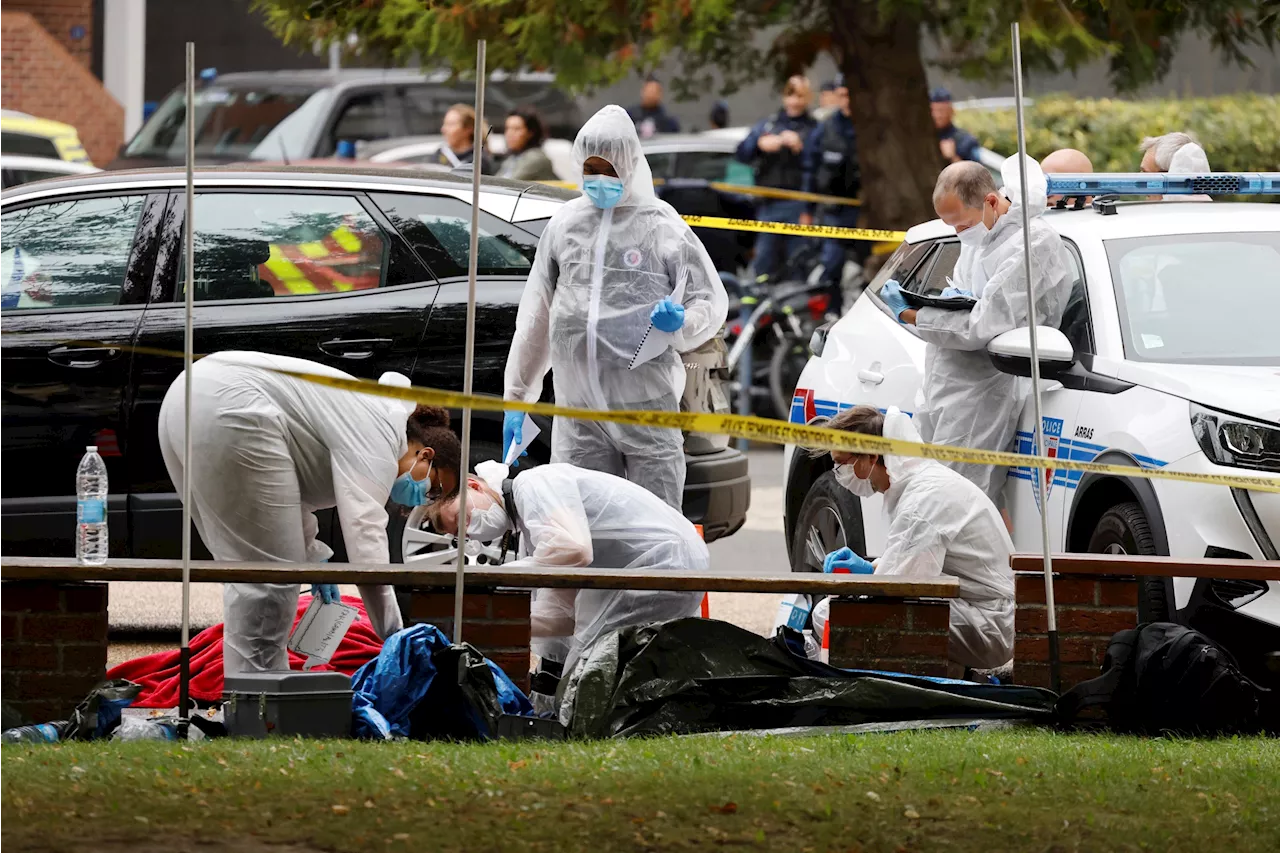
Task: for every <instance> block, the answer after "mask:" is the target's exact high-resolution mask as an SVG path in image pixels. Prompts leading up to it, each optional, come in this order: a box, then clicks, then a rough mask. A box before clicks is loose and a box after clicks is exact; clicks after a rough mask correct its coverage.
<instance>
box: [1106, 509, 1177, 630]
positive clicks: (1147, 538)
mask: <svg viewBox="0 0 1280 853" xmlns="http://www.w3.org/2000/svg"><path fill="white" fill-rule="evenodd" d="M1089 553H1091V554H1133V555H1148V556H1150V555H1154V554H1155V553H1156V541H1155V537H1154V536H1152V534H1151V525H1150V523H1148V521H1147V515H1146V513H1144V512H1143V511H1142V507H1141V506H1140V505H1139V504H1137V503H1136V502H1132V501H1131V502H1128V503H1122V504H1116V505H1115V506H1113V507H1112V508H1111V509H1109V510H1107V511H1106V512H1104V513H1103V514H1102V517H1101V518H1099V519H1098V523H1097V524H1096V525H1095V526H1094V528H1093V535H1092V536H1091V537H1090V538H1089ZM1138 613H1139V617H1140V618H1141V619H1142V621H1144V622H1168V621H1169V619H1170V614H1171V611H1170V608H1169V583H1168V582H1167V579H1166V578H1152V577H1144V578H1140V579H1139V583H1138Z"/></svg>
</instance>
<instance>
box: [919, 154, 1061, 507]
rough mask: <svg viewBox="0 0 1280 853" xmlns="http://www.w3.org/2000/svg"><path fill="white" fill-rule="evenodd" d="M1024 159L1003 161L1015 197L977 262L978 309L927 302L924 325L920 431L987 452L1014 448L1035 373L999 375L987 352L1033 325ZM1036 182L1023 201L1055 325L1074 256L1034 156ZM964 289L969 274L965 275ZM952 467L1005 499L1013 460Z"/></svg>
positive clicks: (1040, 310)
mask: <svg viewBox="0 0 1280 853" xmlns="http://www.w3.org/2000/svg"><path fill="white" fill-rule="evenodd" d="M1017 164H1018V161H1017V159H1016V157H1010V158H1009V159H1008V160H1006V161H1005V164H1004V167H1003V169H1002V177H1003V178H1004V188H1005V193H1006V194H1007V195H1008V197H1009V199H1010V200H1011V201H1012V205H1011V206H1010V208H1009V210H1008V212H1006V213H1005V214H1004V215H1003V216H1001V217H1000V219H999V220H997V222H996V224H995V227H994V228H992V229H991V231H990V232H989V233H988V234H987V235H986V237H985V238H984V239H983V241H982V246H981V248H980V249H979V255H978V258H977V260H976V263H977V264H978V265H979V266H980V273H979V272H978V271H975V273H974V275H978V274H981V275H982V276H984V277H985V279H986V283H985V286H983V287H982V292H981V295H980V296H979V297H978V302H977V304H976V305H974V306H973V309H972V310H971V311H952V310H947V309H943V308H921V309H920V310H919V311H917V312H916V323H915V325H916V330H917V332H918V334H919V336H920V337H921V338H922V339H923V340H924V341H926V342H927V343H928V344H929V346H928V347H927V348H926V351H925V366H924V383H923V389H922V390H923V392H924V406H923V408H922V410H921V413H920V434H921V436H923V438H924V440H925V441H928V442H932V443H934V444H947V445H953V446H957V447H973V448H979V449H982V450H1011V449H1012V445H1013V440H1014V437H1015V435H1016V433H1017V428H1018V418H1019V416H1020V415H1021V413H1022V406H1023V403H1024V402H1025V401H1026V399H1027V396H1028V395H1029V394H1030V393H1031V380H1030V379H1026V378H1024V377H1020V376H1012V375H1010V374H1007V373H1001V372H1000V371H999V370H997V369H996V368H995V366H994V365H992V363H991V359H990V358H989V357H988V355H987V344H988V343H989V342H990V341H991V340H992V338H995V337H996V336H997V335H1000V334H1002V333H1004V332H1007V331H1010V330H1011V329H1017V328H1022V327H1024V326H1026V325H1027V318H1028V311H1027V275H1026V266H1025V262H1024V260H1023V258H1024V255H1023V240H1022V212H1021V209H1020V206H1021V205H1022V204H1023V203H1024V199H1023V197H1022V193H1021V192H1020V191H1019V186H1020V182H1019V176H1018V167H1017ZM1027 178H1028V183H1029V184H1030V186H1031V192H1030V193H1029V194H1028V196H1027V198H1026V200H1025V203H1027V204H1029V205H1030V211H1031V271H1032V277H1033V279H1034V281H1035V293H1036V321H1037V323H1038V324H1039V325H1041V326H1052V327H1054V328H1056V327H1057V326H1058V325H1059V324H1060V323H1061V322H1062V312H1063V309H1064V308H1065V307H1066V304H1067V300H1068V299H1069V297H1070V296H1071V283H1072V279H1073V273H1072V265H1071V259H1070V257H1069V256H1068V255H1067V250H1066V248H1065V247H1064V246H1063V245H1062V238H1061V237H1059V236H1058V232H1057V231H1055V230H1053V228H1052V227H1050V226H1049V225H1048V224H1046V223H1045V222H1044V220H1042V219H1040V218H1039V217H1040V215H1041V214H1042V213H1044V210H1045V203H1046V202H1045V199H1046V189H1047V183H1046V181H1045V177H1044V173H1043V172H1041V171H1040V166H1039V164H1037V163H1036V162H1035V160H1032V159H1031V158H1027ZM957 285H958V286H960V287H966V286H967V285H966V284H965V283H964V282H957ZM946 464H947V466H948V467H950V468H952V469H953V470H955V471H958V472H960V473H961V474H963V475H964V476H965V477H966V478H967V479H968V480H970V481H971V482H973V483H975V484H976V485H977V486H978V487H979V488H980V489H982V491H983V492H985V493H986V495H987V497H989V498H991V500H992V501H993V502H995V504H996V505H997V506H1003V504H1004V497H1003V491H1004V483H1005V478H1006V476H1007V474H1008V471H1007V469H1006V468H996V467H993V466H990V465H975V464H970V463H961V462H949V463H946Z"/></svg>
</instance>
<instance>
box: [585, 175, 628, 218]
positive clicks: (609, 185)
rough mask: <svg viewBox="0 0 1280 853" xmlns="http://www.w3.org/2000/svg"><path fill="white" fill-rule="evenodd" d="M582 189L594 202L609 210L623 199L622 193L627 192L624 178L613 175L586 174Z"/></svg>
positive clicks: (599, 206)
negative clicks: (623, 182) (623, 181)
mask: <svg viewBox="0 0 1280 853" xmlns="http://www.w3.org/2000/svg"><path fill="white" fill-rule="evenodd" d="M582 191H583V192H584V193H586V194H587V198H589V199H591V203H592V204H594V205H595V206H596V207H598V208H600V209H602V210H607V209H608V208H610V207H613V206H614V205H616V204H617V203H618V202H620V201H622V194H623V193H624V192H626V188H625V187H624V186H623V185H622V178H615V177H613V176H612V175H586V176H584V177H583V178H582Z"/></svg>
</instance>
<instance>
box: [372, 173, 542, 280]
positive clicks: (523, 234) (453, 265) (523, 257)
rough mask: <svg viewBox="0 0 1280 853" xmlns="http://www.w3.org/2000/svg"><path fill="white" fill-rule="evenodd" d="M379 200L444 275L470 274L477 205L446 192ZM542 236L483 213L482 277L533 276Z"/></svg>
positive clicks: (378, 197)
mask: <svg viewBox="0 0 1280 853" xmlns="http://www.w3.org/2000/svg"><path fill="white" fill-rule="evenodd" d="M373 200H374V202H376V203H377V205H378V206H379V207H380V208H382V210H383V211H385V212H386V214H387V216H388V217H389V218H390V219H391V221H392V222H393V223H394V224H395V226H396V228H397V229H399V231H400V233H401V234H403V235H404V236H405V238H406V239H407V240H408V241H409V244H410V245H412V246H413V248H414V249H415V250H417V252H418V254H419V256H421V258H422V260H423V261H425V262H426V264H427V266H429V267H430V268H431V271H432V272H433V273H435V274H436V275H437V276H438V277H440V278H449V277H451V276H460V275H466V274H467V263H468V260H469V257H470V255H469V252H470V248H471V205H469V204H467V203H466V202H464V201H460V200H459V199H456V198H450V197H446V196H413V195H400V194H395V193H385V194H381V195H375V196H374V197H373ZM537 242H538V241H537V238H536V237H534V236H533V235H532V234H529V233H528V232H527V231H524V230H522V229H520V228H516V227H515V226H513V225H510V224H509V223H506V222H503V221H502V220H501V219H498V218H497V217H496V216H491V215H489V214H487V213H485V212H483V211H481V213H480V236H479V241H478V244H479V256H478V258H477V259H476V260H477V269H478V272H479V274H480V275H527V274H528V272H529V269H530V268H531V267H532V266H533V254H534V251H535V250H536V249H537V247H538V245H537Z"/></svg>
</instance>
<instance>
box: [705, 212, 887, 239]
mask: <svg viewBox="0 0 1280 853" xmlns="http://www.w3.org/2000/svg"><path fill="white" fill-rule="evenodd" d="M680 218H681V219H683V220H684V221H685V222H688V223H689V225H690V226H691V227H693V228H723V229H725V230H727V231H761V232H765V233H768V234H794V235H797V236H800V237H831V238H835V239H837V240H871V241H873V242H876V243H901V242H902V241H903V240H905V239H906V238H907V232H906V231H884V230H881V229H879V228H841V227H839V226H837V225H798V224H796V223H794V222H760V221H759V220H756V219H728V218H726V217H723V216H682V217H680Z"/></svg>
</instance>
